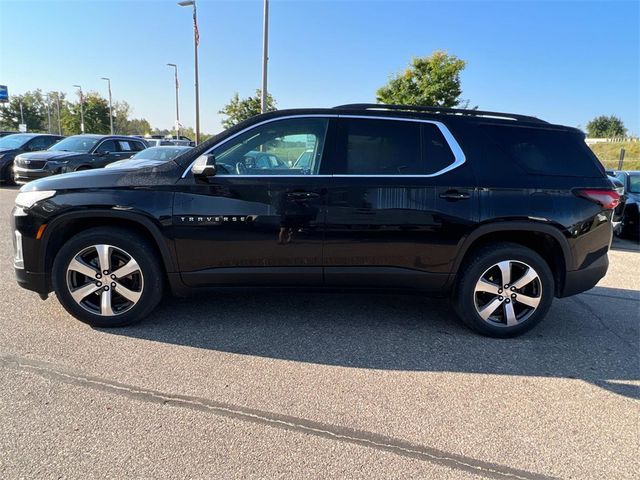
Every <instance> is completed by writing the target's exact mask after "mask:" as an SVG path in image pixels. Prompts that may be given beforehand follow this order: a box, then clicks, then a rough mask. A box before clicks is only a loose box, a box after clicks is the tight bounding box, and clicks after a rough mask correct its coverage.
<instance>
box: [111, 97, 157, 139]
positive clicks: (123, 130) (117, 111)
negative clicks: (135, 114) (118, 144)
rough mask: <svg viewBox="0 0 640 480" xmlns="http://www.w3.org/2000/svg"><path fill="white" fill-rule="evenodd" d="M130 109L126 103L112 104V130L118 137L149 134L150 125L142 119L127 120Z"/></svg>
mask: <svg viewBox="0 0 640 480" xmlns="http://www.w3.org/2000/svg"><path fill="white" fill-rule="evenodd" d="M130 115H131V107H130V106H129V104H128V103H127V102H124V101H121V102H115V103H114V104H113V129H114V131H115V133H116V134H119V135H145V134H147V133H150V132H151V125H149V122H148V121H147V120H145V119H144V118H129V117H130Z"/></svg>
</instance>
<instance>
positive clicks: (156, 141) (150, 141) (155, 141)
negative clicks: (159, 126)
mask: <svg viewBox="0 0 640 480" xmlns="http://www.w3.org/2000/svg"><path fill="white" fill-rule="evenodd" d="M144 141H145V142H147V145H149V147H160V146H162V145H174V143H173V141H172V140H167V139H164V138H145V139H144Z"/></svg>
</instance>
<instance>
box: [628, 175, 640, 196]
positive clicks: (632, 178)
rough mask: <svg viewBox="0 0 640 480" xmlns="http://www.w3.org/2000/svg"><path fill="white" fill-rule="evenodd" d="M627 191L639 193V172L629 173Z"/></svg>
mask: <svg viewBox="0 0 640 480" xmlns="http://www.w3.org/2000/svg"><path fill="white" fill-rule="evenodd" d="M629 191H630V192H631V193H640V173H632V174H630V175H629Z"/></svg>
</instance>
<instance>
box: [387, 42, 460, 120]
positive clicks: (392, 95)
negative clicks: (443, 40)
mask: <svg viewBox="0 0 640 480" xmlns="http://www.w3.org/2000/svg"><path fill="white" fill-rule="evenodd" d="M465 66H466V62H465V61H464V60H461V59H459V58H458V57H456V56H455V55H449V54H447V53H446V52H444V51H441V50H437V51H435V52H433V53H432V54H431V55H429V56H428V57H416V58H414V59H413V60H412V61H411V64H410V65H409V67H408V68H407V69H406V70H405V71H404V72H402V73H400V74H398V75H395V76H393V77H391V78H390V79H389V81H388V82H387V84H386V85H384V86H383V87H381V88H379V89H378V91H377V92H376V98H377V101H378V102H380V103H389V104H398V105H423V106H430V107H448V108H451V107H456V106H460V105H462V106H463V107H464V108H466V107H467V104H466V103H465V102H464V101H463V100H461V99H460V95H461V94H462V88H461V85H460V73H461V72H462V71H463V70H464V68H465ZM467 103H468V102H467Z"/></svg>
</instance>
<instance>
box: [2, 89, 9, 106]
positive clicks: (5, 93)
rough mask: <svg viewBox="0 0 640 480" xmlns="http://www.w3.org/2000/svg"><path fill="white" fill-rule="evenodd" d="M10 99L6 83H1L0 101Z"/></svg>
mask: <svg viewBox="0 0 640 480" xmlns="http://www.w3.org/2000/svg"><path fill="white" fill-rule="evenodd" d="M8 101H9V89H8V88H7V86H6V85H0V102H8Z"/></svg>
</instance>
